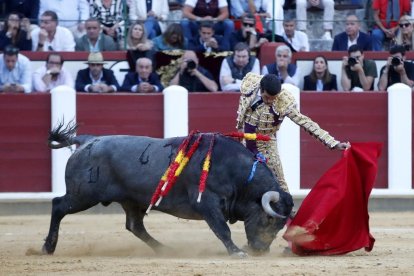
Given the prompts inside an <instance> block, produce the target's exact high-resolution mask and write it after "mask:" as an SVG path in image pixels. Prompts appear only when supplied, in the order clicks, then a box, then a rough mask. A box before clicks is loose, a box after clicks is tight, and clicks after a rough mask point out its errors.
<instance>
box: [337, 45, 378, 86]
mask: <svg viewBox="0 0 414 276" xmlns="http://www.w3.org/2000/svg"><path fill="white" fill-rule="evenodd" d="M363 53H364V52H363V51H362V49H361V48H360V47H359V46H358V45H357V44H355V45H352V46H351V47H349V49H348V56H347V57H343V60H342V75H341V84H342V88H343V89H344V91H355V92H362V91H372V90H374V80H375V78H376V77H377V76H378V75H377V65H376V63H375V61H373V60H367V59H364V54H363Z"/></svg>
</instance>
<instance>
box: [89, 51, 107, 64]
mask: <svg viewBox="0 0 414 276" xmlns="http://www.w3.org/2000/svg"><path fill="white" fill-rule="evenodd" d="M105 63H106V62H105V61H104V59H103V56H102V53H100V52H91V53H90V54H89V56H88V62H86V64H105Z"/></svg>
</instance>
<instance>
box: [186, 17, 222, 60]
mask: <svg viewBox="0 0 414 276" xmlns="http://www.w3.org/2000/svg"><path fill="white" fill-rule="evenodd" d="M227 46H228V43H223V38H222V37H220V36H217V35H214V28H213V24H212V23H211V22H209V21H203V22H201V24H200V30H199V34H198V35H197V36H195V37H194V38H193V39H191V40H190V41H189V44H188V48H189V49H190V50H193V51H196V52H200V53H211V52H221V51H228V50H229V48H226V47H227Z"/></svg>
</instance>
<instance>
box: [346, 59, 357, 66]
mask: <svg viewBox="0 0 414 276" xmlns="http://www.w3.org/2000/svg"><path fill="white" fill-rule="evenodd" d="M355 64H357V60H356V58H354V57H349V58H348V65H349V66H354V65H355Z"/></svg>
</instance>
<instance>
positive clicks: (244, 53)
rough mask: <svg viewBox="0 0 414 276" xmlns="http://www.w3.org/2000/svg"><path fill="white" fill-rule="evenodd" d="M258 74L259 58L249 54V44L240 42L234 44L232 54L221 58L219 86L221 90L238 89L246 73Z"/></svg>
mask: <svg viewBox="0 0 414 276" xmlns="http://www.w3.org/2000/svg"><path fill="white" fill-rule="evenodd" d="M249 72H253V73H256V74H260V64H259V60H258V59H257V58H256V57H254V56H251V55H250V49H249V45H247V44H246V43H243V42H240V43H237V44H236V46H234V51H233V55H231V56H229V57H226V58H225V59H223V62H222V63H221V67H220V86H221V90H223V91H240V86H241V83H242V79H243V78H244V76H246V75H247V73H249Z"/></svg>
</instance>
